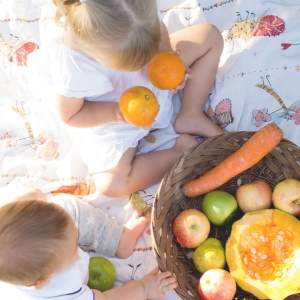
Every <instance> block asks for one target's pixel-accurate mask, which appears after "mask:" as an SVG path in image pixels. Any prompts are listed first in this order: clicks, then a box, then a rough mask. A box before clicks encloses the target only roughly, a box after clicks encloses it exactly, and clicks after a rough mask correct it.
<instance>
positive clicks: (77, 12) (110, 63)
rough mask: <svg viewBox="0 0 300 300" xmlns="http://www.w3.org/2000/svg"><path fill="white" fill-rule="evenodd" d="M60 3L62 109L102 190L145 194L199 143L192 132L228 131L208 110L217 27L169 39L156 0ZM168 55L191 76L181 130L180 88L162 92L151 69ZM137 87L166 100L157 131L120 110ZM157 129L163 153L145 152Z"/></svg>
mask: <svg viewBox="0 0 300 300" xmlns="http://www.w3.org/2000/svg"><path fill="white" fill-rule="evenodd" d="M54 3H55V5H56V8H57V11H56V17H57V20H58V22H59V23H60V24H62V25H63V34H62V36H61V37H60V39H58V40H57V41H56V42H55V43H54V47H53V48H52V49H51V54H50V58H49V70H50V72H51V74H52V76H51V77H52V80H53V84H52V85H51V88H53V90H54V92H55V93H56V95H57V101H56V109H57V112H58V114H59V116H60V119H61V120H62V121H63V122H64V123H65V124H67V125H69V126H68V128H69V131H70V134H71V136H72V138H73V141H74V143H75V144H76V145H77V148H78V149H79V151H80V154H81V157H82V159H83V161H84V162H85V164H86V165H87V166H88V171H89V173H90V174H92V175H93V176H94V178H95V182H96V185H97V187H98V190H99V191H101V192H102V193H103V194H105V195H107V196H114V197H118V196H124V195H129V194H131V193H132V192H135V191H139V190H143V189H145V188H147V187H149V186H151V185H153V184H154V183H157V182H158V181H159V180H160V179H161V178H162V177H163V175H164V174H165V172H167V171H168V170H169V168H170V167H171V166H172V164H173V163H174V162H175V160H176V159H178V157H179V156H180V155H181V154H182V153H183V152H184V151H186V150H187V149H189V148H191V147H193V146H195V145H196V144H197V142H196V140H195V139H194V138H193V137H192V135H204V136H213V135H217V134H220V133H222V130H221V129H220V128H219V127H218V126H217V125H215V124H214V123H213V122H212V121H211V120H210V119H209V118H208V117H207V116H206V114H205V113H204V112H203V109H204V105H205V103H206V100H207V97H208V94H209V92H210V89H211V87H212V85H213V82H214V79H215V74H216V71H217V67H218V62H219V57H220V54H221V52H222V48H223V40H222V37H221V35H220V33H219V31H218V30H217V29H216V28H215V27H214V26H213V25H209V24H203V25H195V26H192V27H189V28H186V29H183V30H181V31H179V32H176V33H174V34H172V35H170V36H169V34H168V32H167V30H166V28H165V26H164V25H163V24H162V23H161V22H160V20H159V18H158V14H157V6H156V1H155V0H143V1H141V0H109V1H106V0H81V1H79V0H54ZM160 51H176V52H178V53H179V55H180V56H181V58H182V60H183V62H184V63H185V66H186V68H187V70H188V69H189V70H190V73H191V75H190V78H188V79H187V81H186V83H185V87H184V90H183V98H182V105H181V110H180V112H179V114H178V115H177V118H176V121H175V130H176V131H175V130H174V128H173V124H172V123H173V121H174V120H175V118H174V115H175V113H174V107H173V102H174V101H175V100H174V99H173V98H174V97H173V96H174V91H166V90H159V89H158V88H156V87H154V86H153V85H152V84H151V83H150V82H149V80H148V79H147V75H146V72H145V68H146V65H147V63H148V62H149V61H150V59H151V58H152V57H153V56H154V55H155V54H157V53H159V52H160ZM133 86H145V87H147V88H149V89H150V90H151V91H152V92H153V93H154V94H155V95H156V97H157V99H158V102H159V106H160V110H159V113H158V115H157V117H156V119H155V121H154V123H153V124H152V127H151V128H138V127H135V126H133V125H132V124H129V123H127V122H125V121H124V119H123V117H122V115H121V113H120V111H119V107H118V100H119V98H120V96H121V94H122V93H123V92H124V91H125V90H126V89H128V88H131V87H133ZM173 100H174V101H173ZM151 130H152V131H153V134H154V135H155V134H157V136H159V139H160V138H161V137H162V139H163V141H164V142H165V143H164V145H163V146H162V147H161V148H160V149H159V150H158V151H152V152H148V153H143V152H142V151H139V144H140V142H141V140H143V139H144V138H145V137H146V136H147V135H148V134H149V132H150V131H151ZM158 134H160V135H158ZM156 150H157V149H156Z"/></svg>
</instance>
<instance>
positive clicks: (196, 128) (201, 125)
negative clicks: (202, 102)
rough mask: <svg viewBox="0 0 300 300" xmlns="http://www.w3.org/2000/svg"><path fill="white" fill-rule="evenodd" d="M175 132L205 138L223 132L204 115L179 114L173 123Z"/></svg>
mask: <svg viewBox="0 0 300 300" xmlns="http://www.w3.org/2000/svg"><path fill="white" fill-rule="evenodd" d="M175 130H176V131H177V132H178V133H189V134H193V135H200V136H207V137H211V136H215V135H219V134H222V133H223V132H224V131H223V130H222V129H221V128H220V127H219V126H218V125H216V124H215V123H214V122H213V121H212V120H211V119H210V118H209V117H207V116H206V115H205V113H197V114H196V113H195V114H191V115H188V114H183V113H179V115H178V117H177V119H176V122H175Z"/></svg>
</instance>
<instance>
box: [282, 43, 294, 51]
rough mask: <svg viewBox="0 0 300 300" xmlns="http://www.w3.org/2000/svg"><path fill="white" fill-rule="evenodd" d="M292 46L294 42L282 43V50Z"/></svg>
mask: <svg viewBox="0 0 300 300" xmlns="http://www.w3.org/2000/svg"><path fill="white" fill-rule="evenodd" d="M291 46H292V44H290V43H282V44H281V48H282V50H286V49H288V48H290V47H291Z"/></svg>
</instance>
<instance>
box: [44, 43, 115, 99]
mask: <svg viewBox="0 0 300 300" xmlns="http://www.w3.org/2000/svg"><path fill="white" fill-rule="evenodd" d="M46 52H47V54H46V59H45V60H46V61H45V63H46V64H48V68H49V73H50V74H49V75H50V81H51V85H52V86H53V89H54V90H55V92H56V93H57V94H58V95H63V96H65V97H89V96H94V95H102V94H105V93H107V92H110V91H111V90H112V89H113V87H112V83H111V74H110V73H109V71H108V70H107V69H106V68H104V67H103V66H102V65H101V64H100V63H98V62H96V61H95V60H93V59H91V58H89V57H88V56H86V55H85V54H83V53H81V52H79V51H76V50H73V49H71V48H69V47H67V46H65V45H64V44H63V43H62V42H59V41H56V42H54V43H53V44H52V45H51V46H49V47H48V48H47V49H46ZM45 67H46V68H47V65H46V66H45Z"/></svg>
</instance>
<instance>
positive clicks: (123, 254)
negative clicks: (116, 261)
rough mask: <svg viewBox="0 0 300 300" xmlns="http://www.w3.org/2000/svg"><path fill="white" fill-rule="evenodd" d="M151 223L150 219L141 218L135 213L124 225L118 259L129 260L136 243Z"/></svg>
mask: <svg viewBox="0 0 300 300" xmlns="http://www.w3.org/2000/svg"><path fill="white" fill-rule="evenodd" d="M149 221H150V217H145V216H140V215H139V213H138V212H137V211H135V212H134V213H133V215H132V217H131V218H130V219H129V220H128V221H127V223H125V225H124V229H123V233H122V236H121V239H120V242H119V246H118V250H117V253H116V254H117V256H118V257H120V258H127V257H129V256H130V255H131V254H132V253H133V249H134V247H135V245H136V242H137V240H138V239H139V237H140V236H141V235H142V233H143V232H144V231H145V228H146V226H147V225H148V224H149Z"/></svg>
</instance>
